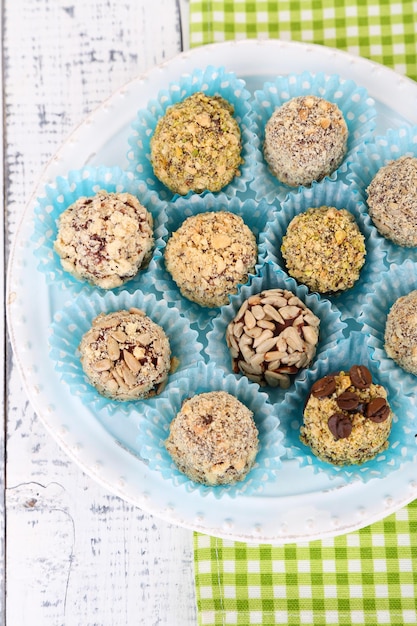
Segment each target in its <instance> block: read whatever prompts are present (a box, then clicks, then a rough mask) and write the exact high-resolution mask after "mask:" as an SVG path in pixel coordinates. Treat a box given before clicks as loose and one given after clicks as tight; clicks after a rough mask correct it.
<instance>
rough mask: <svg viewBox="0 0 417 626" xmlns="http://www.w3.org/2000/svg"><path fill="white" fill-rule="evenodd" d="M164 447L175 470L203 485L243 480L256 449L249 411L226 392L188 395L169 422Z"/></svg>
mask: <svg viewBox="0 0 417 626" xmlns="http://www.w3.org/2000/svg"><path fill="white" fill-rule="evenodd" d="M165 446H166V448H167V450H168V452H169V454H170V455H171V457H172V459H173V461H174V462H175V464H176V465H177V467H178V469H179V470H180V471H181V472H183V473H184V474H186V475H187V476H188V477H189V478H190V479H191V480H193V481H194V482H197V483H202V484H205V485H212V486H214V485H228V484H234V483H236V482H238V481H241V480H243V479H244V478H245V477H246V475H247V474H248V472H249V471H250V470H251V468H252V466H253V464H254V462H255V458H256V455H257V452H258V430H257V428H256V425H255V422H254V420H253V413H252V411H251V410H250V409H249V408H248V407H246V406H245V405H244V404H242V403H241V402H240V401H239V400H238V399H237V398H235V397H234V396H232V395H231V394H229V393H227V392H225V391H210V392H206V393H201V394H199V395H196V396H193V397H192V398H188V399H187V400H185V402H184V403H183V405H182V407H181V410H180V411H179V413H178V414H177V415H176V416H175V418H174V419H173V421H172V422H171V425H170V434H169V437H168V439H167V440H166V442H165Z"/></svg>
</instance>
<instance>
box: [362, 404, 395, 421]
mask: <svg viewBox="0 0 417 626" xmlns="http://www.w3.org/2000/svg"><path fill="white" fill-rule="evenodd" d="M389 414H390V408H389V406H388V404H387V401H386V400H385V398H374V399H373V400H371V401H370V402H368V404H367V405H366V417H368V418H369V419H370V420H372V421H373V422H376V423H377V424H378V423H380V422H385V420H386V419H387V418H388V416H389Z"/></svg>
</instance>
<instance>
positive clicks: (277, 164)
mask: <svg viewBox="0 0 417 626" xmlns="http://www.w3.org/2000/svg"><path fill="white" fill-rule="evenodd" d="M347 138H348V128H347V125H346V122H345V120H344V117H343V114H342V112H341V111H340V109H339V108H338V106H337V105H335V104H333V103H332V102H328V101H327V100H325V99H323V98H319V97H317V96H313V95H308V96H298V97H296V98H292V99H291V100H289V101H288V102H285V103H284V104H283V105H282V106H280V107H278V108H277V109H276V110H275V111H274V113H273V114H272V116H271V117H270V119H269V120H268V122H267V124H266V127H265V141H264V156H265V160H266V161H267V163H268V165H269V167H270V168H271V171H272V173H273V174H274V175H275V176H276V177H277V178H278V180H280V181H281V182H283V183H285V184H287V185H290V186H291V187H298V186H299V185H310V184H311V183H312V182H313V181H314V180H316V181H319V180H321V179H322V178H324V177H325V176H328V175H329V174H331V173H332V172H333V171H334V170H336V169H337V168H338V167H339V165H340V163H341V162H342V160H343V158H344V156H345V154H346V149H347Z"/></svg>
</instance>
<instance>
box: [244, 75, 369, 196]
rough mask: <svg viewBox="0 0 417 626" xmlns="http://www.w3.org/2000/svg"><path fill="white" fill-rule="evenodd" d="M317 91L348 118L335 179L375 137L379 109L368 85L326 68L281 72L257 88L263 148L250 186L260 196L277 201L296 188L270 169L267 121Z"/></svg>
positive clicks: (257, 121)
mask: <svg viewBox="0 0 417 626" xmlns="http://www.w3.org/2000/svg"><path fill="white" fill-rule="evenodd" d="M307 95H315V96H317V97H320V98H324V99H325V100H328V101H330V102H333V103H334V104H336V105H337V106H338V107H339V109H340V110H341V112H342V113H343V116H344V118H345V121H346V124H347V127H348V133H349V134H348V142H347V153H346V155H345V157H344V160H343V162H342V164H341V165H340V166H339V168H338V169H337V170H336V171H335V172H333V173H332V174H331V175H330V176H328V177H326V178H330V179H331V180H335V179H336V178H338V177H339V175H340V174H341V173H342V172H344V171H345V170H346V168H347V164H348V163H349V161H350V160H351V159H352V158H353V155H354V154H355V152H356V151H357V150H358V149H359V148H360V147H361V146H362V145H363V144H364V143H365V142H367V141H369V140H371V139H372V132H373V130H374V129H375V126H376V119H375V118H376V115H377V112H376V109H375V107H374V104H375V103H374V100H373V99H372V98H370V97H369V96H368V92H367V91H366V89H365V88H364V87H360V86H358V85H356V84H355V83H354V82H353V81H352V80H344V79H342V78H341V77H339V76H337V75H335V74H332V75H326V74H324V73H323V72H320V73H318V74H311V73H310V72H303V73H302V74H289V75H288V76H279V77H277V79H276V80H275V81H274V82H267V83H265V84H264V86H263V89H262V90H257V91H255V94H254V100H253V102H252V108H253V111H254V121H255V124H256V129H255V132H256V134H257V135H258V137H259V141H260V148H259V150H257V152H256V165H255V170H254V179H253V181H252V183H251V184H250V188H251V189H253V191H255V193H256V198H257V199H259V198H264V199H266V200H267V201H268V202H274V200H275V199H276V198H278V199H279V200H284V199H285V197H286V195H287V194H288V193H289V192H290V191H291V190H294V187H290V186H288V185H285V184H284V183H281V182H280V181H279V180H278V179H277V178H276V177H275V176H274V175H273V174H272V172H271V171H270V169H269V167H268V164H267V163H266V161H265V159H264V158H263V143H264V139H265V125H266V123H267V121H268V120H269V118H270V117H271V116H272V114H273V113H274V111H275V109H276V108H277V107H280V106H282V105H283V104H284V103H285V102H287V101H288V100H291V99H292V98H295V97H297V96H307Z"/></svg>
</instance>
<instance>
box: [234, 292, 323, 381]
mask: <svg viewBox="0 0 417 626" xmlns="http://www.w3.org/2000/svg"><path fill="white" fill-rule="evenodd" d="M319 326H320V320H319V318H318V317H317V316H316V315H314V313H313V312H312V311H311V310H310V309H309V308H308V307H307V306H306V305H305V304H304V302H302V301H301V300H300V298H298V297H297V296H296V295H295V294H293V293H292V292H291V291H288V290H286V289H268V290H266V291H262V292H260V293H258V294H254V295H252V296H250V297H249V298H248V299H247V300H245V302H244V303H243V304H242V306H241V307H240V309H239V311H238V313H237V314H236V316H235V318H234V319H233V320H232V321H231V322H230V324H229V325H228V327H227V329H226V342H227V345H228V347H229V350H230V353H231V356H232V364H233V370H234V371H235V372H236V373H239V372H240V373H241V374H244V375H245V376H247V377H248V378H249V379H250V380H252V381H254V382H257V383H259V384H260V385H262V386H265V385H269V386H271V387H282V388H288V387H289V386H290V384H291V378H292V377H293V375H294V374H296V373H297V372H298V371H299V370H300V369H301V368H305V367H308V365H309V364H310V363H311V361H312V359H313V357H314V356H315V354H316V347H317V343H318V340H319Z"/></svg>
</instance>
